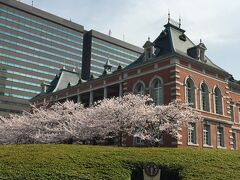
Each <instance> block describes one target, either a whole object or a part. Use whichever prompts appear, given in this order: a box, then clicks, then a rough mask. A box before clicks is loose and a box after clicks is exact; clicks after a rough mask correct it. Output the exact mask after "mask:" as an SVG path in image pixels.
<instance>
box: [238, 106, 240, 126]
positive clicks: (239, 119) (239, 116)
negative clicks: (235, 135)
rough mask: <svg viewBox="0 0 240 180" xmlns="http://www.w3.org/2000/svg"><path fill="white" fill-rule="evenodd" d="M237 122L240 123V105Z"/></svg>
mask: <svg viewBox="0 0 240 180" xmlns="http://www.w3.org/2000/svg"><path fill="white" fill-rule="evenodd" d="M238 123H240V107H238Z"/></svg>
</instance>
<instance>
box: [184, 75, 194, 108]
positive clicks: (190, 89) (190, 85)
mask: <svg viewBox="0 0 240 180" xmlns="http://www.w3.org/2000/svg"><path fill="white" fill-rule="evenodd" d="M186 103H188V104H191V105H192V106H193V107H195V86H194V82H193V80H192V79H190V78H188V79H187V81H186Z"/></svg>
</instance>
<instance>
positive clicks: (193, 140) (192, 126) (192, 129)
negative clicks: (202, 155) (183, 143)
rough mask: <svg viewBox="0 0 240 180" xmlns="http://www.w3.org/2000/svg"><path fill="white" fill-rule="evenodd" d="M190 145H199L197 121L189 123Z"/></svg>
mask: <svg viewBox="0 0 240 180" xmlns="http://www.w3.org/2000/svg"><path fill="white" fill-rule="evenodd" d="M188 145H197V125H196V123H189V124H188Z"/></svg>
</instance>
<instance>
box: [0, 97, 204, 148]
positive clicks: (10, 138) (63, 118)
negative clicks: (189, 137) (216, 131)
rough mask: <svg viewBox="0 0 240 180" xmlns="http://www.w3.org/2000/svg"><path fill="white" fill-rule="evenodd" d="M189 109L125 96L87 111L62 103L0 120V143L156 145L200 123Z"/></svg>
mask: <svg viewBox="0 0 240 180" xmlns="http://www.w3.org/2000/svg"><path fill="white" fill-rule="evenodd" d="M200 120H201V117H200V114H198V113H197V112H196V111H195V110H194V109H193V108H191V107H190V106H187V105H185V104H181V103H177V102H172V103H170V104H169V105H160V106H155V105H154V104H153V101H152V99H151V98H149V97H148V96H142V95H133V94H128V95H125V96H123V97H115V98H111V99H103V100H100V101H98V102H96V103H95V104H94V105H93V106H91V107H89V108H84V106H83V105H82V104H79V103H76V104H75V103H73V102H71V101H66V102H65V103H63V104H61V103H56V104H54V105H53V106H51V107H50V108H47V106H42V107H40V108H36V107H34V106H33V107H32V111H31V113H29V112H24V113H23V114H22V115H12V116H10V118H3V117H0V121H1V123H0V143H1V144H16V143H73V142H80V141H86V140H105V139H107V138H117V139H118V142H119V145H120V146H121V145H122V137H123V136H135V137H140V138H141V139H144V140H147V141H149V142H158V141H159V140H160V138H161V136H162V135H163V134H164V133H167V134H171V135H172V136H173V137H176V138H178V137H179V136H180V134H179V127H183V126H187V125H188V123H189V122H197V121H200Z"/></svg>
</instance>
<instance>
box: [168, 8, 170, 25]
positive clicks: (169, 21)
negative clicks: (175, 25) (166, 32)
mask: <svg viewBox="0 0 240 180" xmlns="http://www.w3.org/2000/svg"><path fill="white" fill-rule="evenodd" d="M169 22H170V10H168V23H169Z"/></svg>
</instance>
